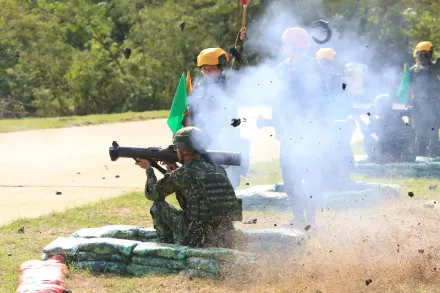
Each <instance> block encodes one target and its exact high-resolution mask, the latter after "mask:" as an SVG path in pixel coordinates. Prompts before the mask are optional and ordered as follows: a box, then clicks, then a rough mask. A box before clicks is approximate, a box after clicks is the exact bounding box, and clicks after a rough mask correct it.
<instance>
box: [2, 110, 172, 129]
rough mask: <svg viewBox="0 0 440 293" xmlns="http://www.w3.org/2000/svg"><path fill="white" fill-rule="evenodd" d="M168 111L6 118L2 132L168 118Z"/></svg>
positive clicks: (3, 121)
mask: <svg viewBox="0 0 440 293" xmlns="http://www.w3.org/2000/svg"><path fill="white" fill-rule="evenodd" d="M168 113H169V111H168V110H160V111H148V112H126V113H117V114H99V115H87V116H70V117H50V118H23V119H4V120H0V132H10V131H20V130H30V129H45V128H62V127H71V126H84V125H91V124H101V123H114V122H123V121H140V120H146V119H155V118H166V117H168Z"/></svg>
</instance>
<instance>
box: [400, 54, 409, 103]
mask: <svg viewBox="0 0 440 293" xmlns="http://www.w3.org/2000/svg"><path fill="white" fill-rule="evenodd" d="M410 89H411V74H410V71H409V66H408V64H406V63H405V65H404V70H403V75H402V80H401V81H400V87H399V91H398V92H397V98H398V99H399V102H400V103H404V104H406V103H407V102H408V100H409V95H410Z"/></svg>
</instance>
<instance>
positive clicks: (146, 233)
mask: <svg viewBox="0 0 440 293" xmlns="http://www.w3.org/2000/svg"><path fill="white" fill-rule="evenodd" d="M155 239H156V229H154V228H138V238H137V240H139V241H143V242H148V241H152V240H155Z"/></svg>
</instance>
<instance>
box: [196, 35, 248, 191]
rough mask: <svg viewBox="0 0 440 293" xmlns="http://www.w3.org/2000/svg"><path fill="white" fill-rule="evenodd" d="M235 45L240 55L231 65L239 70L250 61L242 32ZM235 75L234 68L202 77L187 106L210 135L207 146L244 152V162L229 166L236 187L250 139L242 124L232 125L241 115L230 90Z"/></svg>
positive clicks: (246, 157) (231, 179) (229, 174)
mask: <svg viewBox="0 0 440 293" xmlns="http://www.w3.org/2000/svg"><path fill="white" fill-rule="evenodd" d="M235 49H236V51H237V52H238V54H239V56H234V58H233V60H232V61H231V67H232V69H234V70H239V69H240V67H241V66H243V65H246V64H247V58H246V56H245V53H244V49H243V41H242V40H240V33H239V34H238V35H237V40H236V42H235ZM237 57H240V58H237ZM235 75H236V73H235V72H234V71H233V70H228V72H227V73H223V74H221V75H220V76H218V77H214V78H213V77H210V78H202V79H200V80H199V81H198V82H196V83H195V84H194V91H193V93H192V94H191V95H190V96H189V97H188V109H189V117H190V121H191V124H192V125H193V126H196V127H198V128H200V129H201V130H202V131H203V132H204V133H205V134H206V135H208V136H209V137H208V149H217V150H232V149H233V150H236V151H239V152H241V154H242V163H241V165H240V166H228V167H226V173H227V175H228V178H229V180H230V181H231V183H232V186H233V187H234V189H237V188H238V186H239V185H240V176H245V175H246V174H247V171H248V168H249V151H250V142H249V141H248V140H245V139H242V138H241V135H240V128H238V127H232V126H231V120H232V119H233V118H235V119H236V118H238V101H237V100H236V99H235V98H234V97H231V96H230V95H229V94H228V92H227V89H228V88H229V85H228V82H229V80H235V78H236V76H235ZM221 118H223V119H221Z"/></svg>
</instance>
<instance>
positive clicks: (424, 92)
mask: <svg viewBox="0 0 440 293" xmlns="http://www.w3.org/2000/svg"><path fill="white" fill-rule="evenodd" d="M433 52H434V47H433V46H432V44H431V43H430V42H421V43H419V44H418V45H417V48H416V55H417V57H416V59H417V63H416V64H415V65H414V66H412V67H411V68H410V72H411V84H412V89H413V94H414V99H412V100H411V101H410V103H409V104H410V105H411V106H413V111H412V119H411V124H412V126H413V127H414V130H415V133H416V152H417V154H418V155H420V156H431V157H435V156H438V155H440V153H439V150H438V144H439V143H438V128H439V127H440V114H439V113H440V81H439V75H440V62H439V61H438V60H437V62H435V63H434V62H432V55H433Z"/></svg>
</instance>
